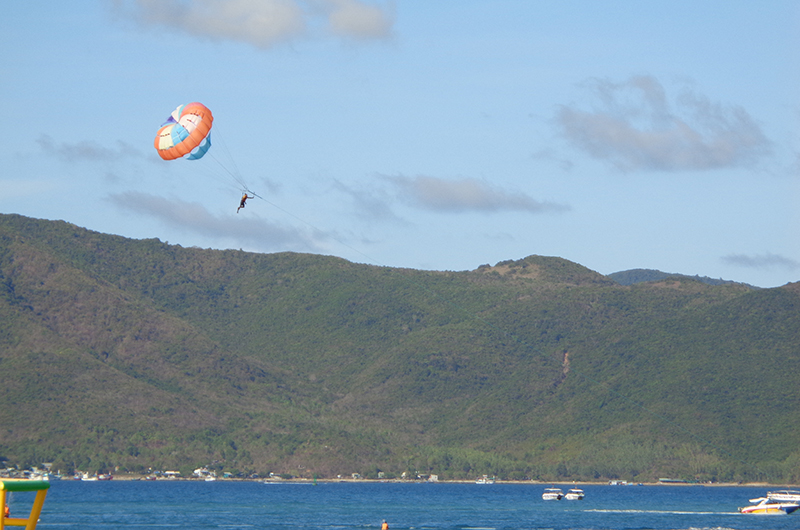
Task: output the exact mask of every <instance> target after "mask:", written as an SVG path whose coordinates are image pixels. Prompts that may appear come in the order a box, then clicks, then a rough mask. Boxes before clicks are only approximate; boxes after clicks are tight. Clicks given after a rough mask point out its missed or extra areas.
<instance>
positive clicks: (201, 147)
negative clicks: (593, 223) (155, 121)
mask: <svg viewBox="0 0 800 530" xmlns="http://www.w3.org/2000/svg"><path fill="white" fill-rule="evenodd" d="M213 121H214V116H212V115H211V111H210V110H209V109H208V107H206V106H205V105H203V104H202V103H189V104H186V105H181V106H179V107H178V108H177V109H175V111H173V113H172V114H171V115H170V117H169V118H167V121H166V122H164V124H163V125H162V126H161V128H160V129H159V130H158V134H156V140H155V144H154V145H155V148H156V151H158V154H159V155H160V156H161V158H163V159H164V160H174V159H176V158H181V157H186V158H187V159H188V160H197V159H198V158H202V157H203V155H204V154H206V151H208V148H209V147H211V136H210V133H211V124H212V123H213Z"/></svg>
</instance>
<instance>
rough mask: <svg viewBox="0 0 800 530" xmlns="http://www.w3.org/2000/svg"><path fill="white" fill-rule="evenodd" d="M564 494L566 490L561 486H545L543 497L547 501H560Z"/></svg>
mask: <svg viewBox="0 0 800 530" xmlns="http://www.w3.org/2000/svg"><path fill="white" fill-rule="evenodd" d="M563 496H564V492H563V491H561V489H560V488H545V489H544V493H542V499H544V500H546V501H560V500H561V497H563Z"/></svg>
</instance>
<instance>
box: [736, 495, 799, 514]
mask: <svg viewBox="0 0 800 530" xmlns="http://www.w3.org/2000/svg"><path fill="white" fill-rule="evenodd" d="M750 502H753V503H757V504H752V505H750V506H745V507H744V508H739V511H740V512H742V513H748V514H754V515H783V514H790V513H792V512H794V511H795V510H797V509H798V508H800V504H798V503H796V502H781V501H776V500H772V499H770V498H769V497H759V498H757V499H750Z"/></svg>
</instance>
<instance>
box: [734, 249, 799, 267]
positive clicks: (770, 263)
mask: <svg viewBox="0 0 800 530" xmlns="http://www.w3.org/2000/svg"><path fill="white" fill-rule="evenodd" d="M721 259H722V261H723V262H725V263H727V264H729V265H736V266H738V267H745V268H748V269H784V270H790V271H794V270H798V269H800V262H797V261H796V260H793V259H791V258H787V257H785V256H781V255H778V254H772V253H769V252H768V253H766V254H756V255H752V256H748V255H746V254H729V255H727V256H723V257H722V258H721Z"/></svg>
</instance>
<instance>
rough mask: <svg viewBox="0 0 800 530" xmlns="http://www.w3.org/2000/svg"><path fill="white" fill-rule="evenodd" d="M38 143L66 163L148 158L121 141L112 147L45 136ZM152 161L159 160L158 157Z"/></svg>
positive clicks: (43, 149) (49, 153)
mask: <svg viewBox="0 0 800 530" xmlns="http://www.w3.org/2000/svg"><path fill="white" fill-rule="evenodd" d="M36 143H37V144H39V147H40V148H41V150H42V151H43V152H44V153H46V154H48V155H50V156H55V157H56V158H59V159H61V160H64V161H66V162H78V161H88V162H113V161H116V160H119V159H121V158H140V159H145V158H147V157H146V156H145V155H144V153H143V152H142V151H140V150H138V149H136V148H135V147H133V146H131V145H130V144H127V143H125V142H121V141H116V142H114V143H113V144H112V145H110V146H107V145H101V144H99V143H97V142H91V141H88V140H82V141H80V142H73V143H69V142H56V141H55V140H53V138H51V137H50V136H48V135H46V134H43V135H41V136H40V137H39V138H38V139H37V140H36ZM151 159H152V160H157V158H156V157H151Z"/></svg>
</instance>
